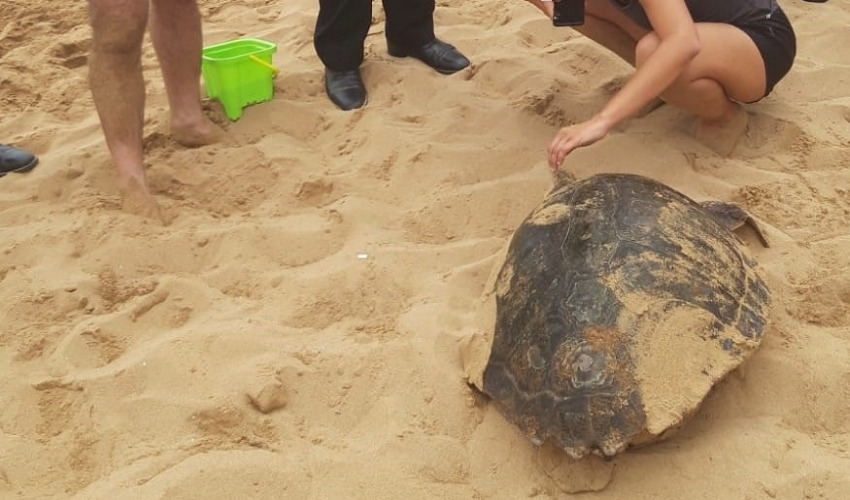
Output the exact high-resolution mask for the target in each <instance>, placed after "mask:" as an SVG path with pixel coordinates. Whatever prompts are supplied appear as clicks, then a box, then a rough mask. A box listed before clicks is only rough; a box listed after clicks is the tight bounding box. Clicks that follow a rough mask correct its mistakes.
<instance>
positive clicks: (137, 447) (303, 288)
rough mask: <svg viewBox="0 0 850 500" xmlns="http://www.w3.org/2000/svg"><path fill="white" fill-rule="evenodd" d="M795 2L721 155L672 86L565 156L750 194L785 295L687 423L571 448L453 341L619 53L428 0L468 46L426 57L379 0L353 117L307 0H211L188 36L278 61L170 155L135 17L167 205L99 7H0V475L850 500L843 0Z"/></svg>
mask: <svg viewBox="0 0 850 500" xmlns="http://www.w3.org/2000/svg"><path fill="white" fill-rule="evenodd" d="M782 4H783V6H784V8H785V10H786V12H787V13H788V15H789V17H790V18H791V19H792V21H793V22H794V25H795V28H796V31H797V35H798V40H799V50H798V58H797V61H796V65H795V67H794V68H793V69H792V71H791V73H790V74H789V75H788V76H787V78H786V79H785V80H783V81H782V82H781V83H780V84H779V85H778V86H777V87H776V89H775V91H774V93H773V94H771V95H770V96H769V97H768V98H766V99H764V100H763V101H762V102H759V103H756V104H754V105H750V106H748V107H747V108H746V109H747V112H748V113H749V129H748V131H747V133H746V136H745V137H743V139H742V140H741V143H740V144H739V145H738V147H737V149H736V150H735V152H734V153H733V154H732V155H731V156H730V157H728V158H726V157H720V156H718V155H717V154H715V153H714V152H712V151H711V150H709V149H707V148H706V147H704V146H702V145H701V144H700V143H699V142H697V141H696V140H695V139H694V138H693V137H692V136H691V135H690V134H689V133H688V125H689V120H688V118H687V116H686V115H684V114H683V113H681V112H679V111H677V110H675V109H673V108H671V107H669V106H663V107H661V108H659V109H657V110H655V111H653V112H651V113H650V114H648V115H647V116H645V117H643V118H640V119H634V120H631V121H629V122H627V123H625V124H623V125H621V126H619V127H618V128H617V129H616V130H615V131H614V132H613V133H612V134H610V136H609V137H608V138H606V139H605V140H604V141H602V142H600V143H598V144H596V145H594V146H592V147H589V148H585V149H583V150H580V151H578V152H576V153H575V154H573V155H571V156H570V157H569V158H568V160H567V168H569V169H570V170H571V171H573V172H575V173H576V174H577V175H578V176H579V177H586V176H589V175H592V174H594V173H598V172H630V173H636V174H642V175H645V176H648V177H651V178H654V179H657V180H660V181H662V182H664V183H666V184H668V185H670V186H672V187H674V188H676V189H678V190H680V191H682V192H684V193H685V194H687V195H689V196H691V197H693V198H694V199H697V200H705V199H721V200H727V201H735V202H739V203H741V204H742V205H743V206H744V207H746V208H747V209H748V210H750V211H751V212H752V214H753V215H754V216H755V217H757V218H758V219H759V220H760V221H761V222H762V224H763V226H764V227H765V229H766V232H767V235H768V237H769V238H770V241H771V243H772V246H771V248H762V247H761V246H760V245H759V244H758V242H757V240H756V239H755V238H747V237H746V236H745V238H744V239H745V242H746V243H747V245H748V247H749V248H750V251H751V252H752V254H753V255H754V256H755V258H756V259H757V260H758V261H759V262H760V263H761V265H762V267H763V269H764V271H765V275H766V277H767V280H768V283H769V286H770V287H771V289H772V291H773V301H774V307H773V311H772V315H771V323H770V325H769V327H768V328H767V330H766V332H765V337H764V342H763V344H762V347H761V349H760V350H759V351H757V352H756V353H755V354H754V356H753V357H752V358H751V359H750V360H748V361H747V362H746V363H745V364H744V366H742V367H741V368H740V369H739V370H736V371H735V372H733V373H732V374H731V375H730V376H729V377H728V378H726V379H725V380H724V381H723V382H721V383H720V384H719V385H718V386H717V387H716V388H715V390H714V391H713V392H712V393H710V395H709V396H708V398H707V399H706V401H705V403H704V404H703V406H702V408H701V409H700V410H699V412H698V413H697V414H696V416H695V417H694V419H693V420H692V421H691V422H690V423H689V424H688V425H687V426H685V428H684V429H683V430H682V431H681V432H679V433H678V434H677V435H676V436H674V437H673V438H671V439H668V440H666V441H663V442H661V443H657V444H653V445H649V446H645V447H641V448H635V449H631V450H628V451H626V452H625V453H624V454H621V455H619V456H617V457H616V458H615V459H613V460H612V461H611V462H608V463H606V464H601V463H597V464H591V465H590V466H587V464H582V465H574V464H573V465H571V464H568V463H558V462H557V460H558V458H557V457H556V456H555V457H553V456H552V455H551V454H548V455H547V454H546V449H545V448H544V449H543V450H538V449H537V448H536V447H535V446H534V445H533V444H532V443H531V442H529V441H528V440H527V439H526V438H525V437H524V436H522V435H521V434H520V433H519V431H518V430H517V429H516V428H515V427H514V426H512V425H510V424H508V423H507V422H506V421H505V420H504V419H503V418H502V417H501V416H500V414H499V413H498V412H497V411H496V410H495V408H494V407H493V406H492V405H491V404H487V401H486V400H485V399H484V398H481V397H478V396H476V395H475V394H474V393H473V392H472V391H471V390H470V389H469V388H468V386H467V385H466V382H465V380H464V379H463V374H462V366H461V361H460V355H459V351H460V346H461V344H462V343H463V341H464V339H466V338H467V337H468V336H469V335H471V334H472V333H474V332H475V330H476V322H475V308H476V305H477V304H478V301H479V297H480V296H481V293H482V292H483V289H484V285H485V282H486V280H487V277H488V276H489V274H490V271H491V268H492V267H493V265H494V263H495V262H496V255H497V253H498V252H499V250H500V249H501V248H502V247H503V246H504V244H505V243H506V241H507V239H508V238H509V237H510V235H511V233H512V231H513V230H514V229H515V228H516V227H517V226H518V225H519V223H520V222H521V221H522V220H523V218H524V217H525V216H526V215H527V214H528V212H529V211H530V210H531V209H532V208H533V207H534V206H536V205H537V204H538V203H539V202H540V201H541V200H542V196H543V195H544V193H545V192H546V191H547V190H548V188H549V187H550V186H551V177H550V173H549V170H548V167H547V165H546V157H545V147H546V145H547V144H548V142H549V141H550V140H551V138H552V136H553V134H554V133H555V131H556V130H557V128H558V127H559V126H560V125H562V124H565V123H569V122H574V121H576V120H581V119H584V118H587V117H589V116H591V115H592V114H593V113H594V112H595V111H596V110H598V109H599V108H600V107H601V106H602V105H603V103H604V102H605V101H606V99H608V97H609V96H610V95H611V94H612V92H613V91H614V89H616V88H618V86H619V85H621V84H622V82H623V80H624V79H625V78H626V77H627V76H628V75H629V74H630V68H629V67H628V66H626V65H625V64H624V63H622V62H621V61H619V60H618V59H616V58H615V57H614V56H612V55H610V54H609V53H607V52H606V51H605V50H604V49H602V48H600V47H598V46H595V45H594V44H593V43H591V42H590V41H588V40H586V39H583V38H582V37H580V36H578V35H577V34H575V33H574V32H572V31H570V30H569V29H566V28H564V29H555V28H553V27H552V26H551V25H550V23H549V22H548V20H547V19H545V18H544V17H543V16H542V15H541V14H540V13H539V12H538V11H537V10H536V9H534V8H533V7H532V6H530V5H527V4H525V3H524V2H521V1H518V0H515V1H501V0H488V1H484V0H470V1H466V2H443V1H441V2H438V6H437V11H436V24H437V33H438V36H440V37H442V38H443V39H445V40H447V41H450V42H451V43H453V44H454V45H456V46H457V47H458V48H460V49H461V50H462V51H463V52H465V53H466V54H467V55H468V56H469V57H470V59H472V61H473V64H472V66H471V67H470V68H468V69H466V70H464V71H462V72H460V73H458V74H455V75H452V76H448V77H446V76H441V75H438V74H437V73H435V72H433V71H431V70H430V69H428V68H427V67H425V66H424V65H422V64H421V63H418V62H416V61H414V60H411V59H394V58H392V57H390V56H388V55H387V54H386V45H385V41H384V35H383V22H382V20H383V13H382V12H381V10H380V5H379V4H376V5H375V23H374V25H373V27H372V32H371V33H370V35H369V37H368V38H367V41H366V62H365V64H364V65H363V74H364V78H365V81H366V84H367V87H368V89H369V103H368V105H367V106H366V107H365V108H364V109H362V110H359V111H355V112H350V113H344V112H341V111H339V110H337V109H336V108H334V107H333V105H332V104H331V103H330V102H329V101H328V99H327V98H326V96H325V94H324V91H323V84H322V76H323V71H322V66H321V63H320V62H319V60H318V58H317V57H316V56H315V53H314V51H313V46H312V32H313V25H314V22H315V16H316V11H317V8H318V6H317V3H316V2H315V1H314V0H294V1H291V2H282V1H280V2H271V1H267V0H247V1H242V2H226V1H223V0H213V1H203V2H202V12H203V17H204V22H205V25H204V30H205V31H204V42H205V44H213V43H218V42H222V41H225V40H229V39H232V38H237V37H242V36H246V37H254V38H262V39H266V40H269V41H273V42H275V43H277V47H278V51H277V53H276V54H275V56H274V62H275V64H276V65H277V66H279V67H280V68H281V73H280V74H279V76H278V77H277V78H276V80H275V84H274V85H275V96H274V99H273V100H272V101H271V102H267V103H264V104H261V105H256V106H252V107H249V108H247V109H246V110H245V113H244V115H243V117H242V118H241V119H240V120H239V121H237V122H234V123H230V122H228V121H227V120H226V119H222V117H223V115H222V113H221V110H220V107H219V105H218V104H217V103H207V104H206V106H207V108H208V109H209V111H210V114H211V116H213V117H214V119H215V120H217V122H218V123H220V124H222V126H223V127H224V128H225V130H226V139H225V140H224V141H223V142H221V143H219V144H215V145H212V146H208V147H203V148H200V149H194V150H190V149H183V148H181V147H179V146H178V145H177V144H176V143H174V142H173V141H172V140H171V139H170V138H169V136H168V130H167V123H168V111H167V102H166V97H165V92H164V87H163V82H162V78H161V76H160V73H159V70H158V66H157V62H156V58H155V55H154V52H153V50H152V48H151V46H150V43H149V41H147V40H146V45H145V52H144V59H143V64H144V71H145V79H146V81H147V96H148V100H147V120H146V129H145V145H146V159H147V169H148V170H147V171H148V175H149V182H150V185H151V189H152V190H153V192H154V195H155V197H156V199H157V200H158V201H159V202H160V204H161V205H162V207H163V209H164V210H165V211H166V213H167V214H168V215H169V216H170V217H171V218H172V219H173V220H172V222H171V224H170V225H169V226H165V227H164V226H161V225H158V224H154V223H151V222H148V221H146V220H142V219H140V218H137V217H135V216H132V215H129V214H126V213H124V212H122V211H121V210H120V206H121V204H120V199H119V197H118V193H117V190H116V187H115V184H114V172H113V167H112V164H111V162H110V159H109V155H108V152H107V149H106V146H105V144H104V141H103V136H102V133H101V130H100V125H99V122H98V118H97V115H96V112H95V110H94V106H93V103H92V100H91V95H90V92H89V89H88V84H87V65H86V61H87V59H86V55H87V52H88V50H89V47H90V44H91V33H90V28H89V27H88V25H87V18H86V7H85V2H81V1H71V0H58V1H53V2H48V1H46V0H36V1H33V2H25V1H23V0H11V1H7V2H4V4H3V8H2V11H0V142H3V143H7V144H14V145H17V146H19V147H23V148H26V149H29V150H31V151H33V152H34V153H36V154H38V155H39V156H40V158H41V164H40V165H39V166H38V167H37V168H36V169H35V170H34V171H32V172H31V173H29V174H26V175H18V174H15V175H8V176H6V177H4V178H2V179H0V250H2V252H0V328H2V329H1V330H0V499H3V500H6V499H10V500H11V499H39V500H59V499H73V500H84V499H98V500H99V499H104V500H107V499H108V500H124V499H134V500H166V499H167V500H198V499H217V500H218V499H222V500H224V499H234V500H248V499H269V500H271V499H275V500H279V499H284V498H285V499H343V498H344V499H361V500H366V499H383V498H386V499H401V498H405V499H406V498H410V499H430V498H440V499H517V498H539V499H562V498H569V497H570V495H568V494H567V493H565V492H564V491H562V488H561V486H562V485H563V483H564V482H565V481H566V482H567V483H569V482H570V481H573V482H572V483H570V484H575V481H579V482H580V481H587V483H588V485H587V486H588V487H590V488H597V489H598V488H600V487H602V486H604V485H606V484H607V486H605V488H604V489H603V490H602V491H600V492H594V493H586V494H583V495H582V496H581V497H580V498H589V499H602V498H604V499H606V500H639V499H663V500H666V499H676V498H688V499H690V500H703V499H705V500H708V499H711V500H715V499H720V498H722V499H748V500H758V499H774V498H775V499H784V500H799V499H820V498H822V499H829V500H840V499H843V498H847V495H848V493H847V492H848V491H850V418H848V415H849V414H850V257H848V255H850V168H848V167H850V52H848V50H847V47H848V46H850V30H848V29H847V26H848V25H850V5H849V4H848V3H847V2H845V1H842V0H833V1H830V2H827V3H825V4H813V3H804V2H800V1H791V0H785V1H784V2H782ZM582 467H587V470H586V471H585V472H582V471H583V470H584V469H582ZM547 471H548V473H547ZM570 476H576V477H573V478H572V479H570V478H569V477H570ZM565 478H566V479H565Z"/></svg>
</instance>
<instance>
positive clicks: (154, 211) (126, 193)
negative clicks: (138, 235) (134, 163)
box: [119, 178, 167, 225]
mask: <svg viewBox="0 0 850 500" xmlns="http://www.w3.org/2000/svg"><path fill="white" fill-rule="evenodd" d="M119 189H120V190H121V196H122V197H123V199H124V204H123V206H122V210H124V211H125V212H127V213H131V214H133V215H138V216H139V217H144V218H146V219H152V220H155V221H158V222H160V223H161V224H163V225H167V221H166V220H165V217H163V215H162V210H161V209H160V208H159V203H157V202H156V200H155V199H154V197H153V196H152V195H151V194H150V191H148V188H147V186H145V185H144V183H143V182H139V180H138V179H136V178H131V179H130V180H129V181H128V182H126V183H123V185H122V186H120V187H119Z"/></svg>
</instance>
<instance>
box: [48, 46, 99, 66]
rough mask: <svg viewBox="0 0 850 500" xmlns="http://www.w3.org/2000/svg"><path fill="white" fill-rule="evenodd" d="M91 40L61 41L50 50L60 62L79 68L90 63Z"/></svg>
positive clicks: (63, 64)
mask: <svg viewBox="0 0 850 500" xmlns="http://www.w3.org/2000/svg"><path fill="white" fill-rule="evenodd" d="M90 47H91V40H90V39H84V40H79V41H73V42H60V43H58V44H56V45H55V46H54V47H53V48H52V49H51V51H50V53H51V55H52V56H53V57H54V58H55V59H56V62H57V63H58V64H61V65H62V66H64V67H66V68H68V69H77V68H80V67H82V66H85V65H86V63H88V53H89V48H90Z"/></svg>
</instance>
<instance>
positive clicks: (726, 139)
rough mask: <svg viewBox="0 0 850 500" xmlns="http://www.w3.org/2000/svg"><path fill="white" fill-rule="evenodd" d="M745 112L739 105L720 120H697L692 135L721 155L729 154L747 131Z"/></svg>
mask: <svg viewBox="0 0 850 500" xmlns="http://www.w3.org/2000/svg"><path fill="white" fill-rule="evenodd" d="M748 121H749V119H748V117H747V112H746V111H744V109H743V108H742V107H741V106H740V105H736V106H735V108H734V109H733V111H732V112H731V113H730V114H729V116H726V117H724V118H722V119H720V120H713V121H706V120H700V121H698V122H697V124H696V127H695V129H694V137H695V138H696V140H698V141H699V142H701V143H702V144H703V145H704V146H706V147H708V148H710V149H712V150H714V151H715V152H716V153H718V154H720V155H722V156H729V155H731V154H732V151H734V150H735V146H737V145H738V141H739V140H740V139H741V137H742V136H743V135H744V133H745V132H746V131H747V122H748Z"/></svg>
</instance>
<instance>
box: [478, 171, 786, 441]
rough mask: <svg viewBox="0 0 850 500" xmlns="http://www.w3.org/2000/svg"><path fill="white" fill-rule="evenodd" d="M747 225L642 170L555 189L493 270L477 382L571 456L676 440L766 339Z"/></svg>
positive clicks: (512, 417) (535, 436)
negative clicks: (744, 236)
mask: <svg viewBox="0 0 850 500" xmlns="http://www.w3.org/2000/svg"><path fill="white" fill-rule="evenodd" d="M744 223H749V224H751V225H752V226H753V228H754V229H755V230H756V231H758V226H756V225H755V222H754V221H753V220H752V218H750V217H749V215H748V214H747V213H746V212H745V211H743V210H741V209H740V208H738V207H737V206H735V205H733V204H729V203H722V202H709V203H706V204H705V205H701V204H699V203H696V202H694V201H693V200H691V199H690V198H688V197H686V196H685V195H683V194H681V193H679V192H677V191H675V190H673V189H672V188H670V187H668V186H665V185H664V184H661V183H659V182H656V181H653V180H651V179H648V178H645V177H641V176H637V175H626V174H601V175H595V176H593V177H590V178H587V179H584V180H580V181H575V179H572V180H571V181H570V182H565V183H563V184H562V185H560V186H557V187H556V188H554V189H553V190H552V191H551V192H550V193H549V194H548V195H547V196H546V198H545V200H544V201H543V203H542V204H541V205H540V206H539V207H537V208H536V209H535V210H533V211H532V212H531V214H530V215H529V216H528V217H527V218H526V219H525V221H524V222H523V223H522V225H520V227H519V228H518V229H517V230H516V232H515V233H514V235H513V237H512V238H511V241H510V244H509V245H508V246H507V247H506V251H505V252H503V261H500V262H499V263H498V264H497V266H496V267H495V268H494V273H493V275H492V276H491V279H490V284H489V285H488V291H487V293H485V295H484V307H482V308H481V311H480V312H481V313H482V314H483V316H484V321H485V322H487V323H488V325H487V326H486V327H485V328H484V329H483V331H481V332H478V333H476V334H475V335H474V336H473V337H472V339H471V341H470V342H468V343H467V346H466V350H465V353H464V363H465V370H466V374H467V377H468V380H469V382H470V384H472V385H474V386H475V387H477V388H478V389H479V390H481V391H483V392H484V393H485V394H487V395H489V396H490V397H491V398H492V399H493V400H494V401H495V403H496V406H497V408H498V409H499V410H500V412H501V413H502V414H503V415H504V417H505V418H506V419H507V420H508V421H510V422H513V423H514V424H516V425H517V426H518V427H519V428H520V429H521V430H522V432H523V433H524V434H525V435H526V436H528V437H529V438H530V439H531V440H532V441H533V442H534V443H536V444H542V443H543V442H544V441H546V440H552V442H553V443H554V444H555V445H557V446H558V447H560V448H562V449H563V450H565V451H566V452H567V453H568V454H569V455H570V456H571V457H573V458H580V457H582V456H584V455H586V454H588V453H596V454H600V455H603V456H606V457H610V456H613V455H614V454H616V453H618V452H620V451H622V450H624V449H625V448H627V447H628V446H630V445H636V444H642V443H647V442H650V441H653V440H656V439H659V438H661V437H664V436H665V435H669V431H671V430H674V429H677V428H679V427H680V426H681V425H682V424H683V423H684V422H685V421H686V419H687V418H688V417H689V416H690V415H692V414H693V412H694V411H695V410H696V409H697V407H698V406H699V405H700V403H701V402H702V400H703V398H704V397H705V395H706V394H707V393H708V391H709V389H711V387H712V386H713V385H714V384H715V383H716V382H717V381H719V380H720V379H721V378H723V377H724V376H725V375H726V374H727V373H729V372H730V371H731V370H733V369H734V368H735V367H736V366H738V365H739V364H740V363H741V362H742V361H743V360H744V359H745V358H746V357H747V356H748V355H749V354H751V353H752V352H753V351H754V350H755V349H756V348H757V347H758V345H759V343H760V342H761V338H762V333H763V331H764V327H765V324H766V316H767V313H768V308H769V301H770V297H769V292H768V289H767V287H766V285H765V282H764V279H763V278H762V276H761V275H760V271H759V269H758V267H757V264H756V262H755V261H754V260H753V259H752V257H751V256H750V255H749V253H748V252H747V250H746V249H745V248H744V246H743V245H742V242H741V241H740V240H739V239H738V238H737V236H736V235H734V234H733V233H732V232H731V231H730V230H729V228H735V227H738V226H740V225H742V224H744ZM761 237H762V238H763V235H761ZM762 241H763V242H765V243H766V240H764V239H762Z"/></svg>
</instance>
